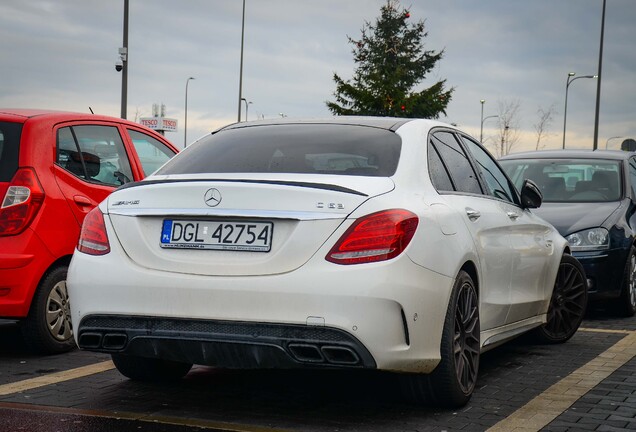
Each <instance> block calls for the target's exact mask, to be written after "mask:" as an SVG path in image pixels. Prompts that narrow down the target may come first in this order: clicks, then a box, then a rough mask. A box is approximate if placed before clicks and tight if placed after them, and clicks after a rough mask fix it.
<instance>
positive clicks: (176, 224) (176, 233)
mask: <svg viewBox="0 0 636 432" xmlns="http://www.w3.org/2000/svg"><path fill="white" fill-rule="evenodd" d="M273 231H274V224H273V223H272V222H243V221H200V220H199V221H192V220H173V219H165V220H164V221H163V227H162V230H161V247H162V248H170V249H213V250H234V251H251V252H269V251H270V250H271V248H272V233H273Z"/></svg>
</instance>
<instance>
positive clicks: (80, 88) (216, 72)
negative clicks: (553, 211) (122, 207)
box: [0, 0, 636, 152]
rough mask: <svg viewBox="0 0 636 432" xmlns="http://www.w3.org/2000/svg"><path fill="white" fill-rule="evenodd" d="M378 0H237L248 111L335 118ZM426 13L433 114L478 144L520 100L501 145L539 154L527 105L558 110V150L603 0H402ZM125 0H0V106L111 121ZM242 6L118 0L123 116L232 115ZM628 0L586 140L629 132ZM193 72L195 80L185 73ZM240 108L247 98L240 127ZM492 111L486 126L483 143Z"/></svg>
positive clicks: (580, 142)
mask: <svg viewBox="0 0 636 432" xmlns="http://www.w3.org/2000/svg"><path fill="white" fill-rule="evenodd" d="M384 3H385V0H245V4H246V9H245V39H244V48H243V87H242V94H243V97H245V98H246V100H247V101H248V102H251V103H250V104H249V105H248V113H247V115H248V120H255V119H256V118H266V119H267V118H269V119H272V118H276V117H280V116H287V117H289V118H294V117H298V118H300V117H302V118H320V117H329V116H331V113H330V112H329V110H328V109H327V107H326V105H325V102H326V101H328V100H333V99H334V98H333V92H334V89H335V84H334V82H333V74H334V73H337V74H338V75H340V76H341V77H343V78H345V79H348V78H350V77H351V76H352V74H353V71H354V69H355V63H354V61H353V55H352V52H351V49H352V47H351V45H350V44H349V43H348V39H347V36H351V37H353V38H354V39H355V38H358V37H359V36H360V31H361V29H362V27H363V25H364V23H365V22H371V23H373V22H374V21H375V20H376V18H377V17H378V16H379V14H380V7H381V6H382V5H383V4H384ZM401 4H402V6H404V7H406V8H408V9H409V10H410V13H411V18H410V19H411V20H413V22H416V21H419V20H424V21H425V26H426V31H427V32H428V35H427V36H426V38H425V39H424V43H425V48H426V49H427V50H435V51H438V50H444V57H443V58H442V60H441V61H440V62H438V65H437V66H436V68H435V69H434V70H433V71H432V72H431V73H430V74H429V75H427V76H426V78H425V80H424V81H422V82H421V83H420V84H419V86H418V87H416V90H417V89H423V88H426V87H428V86H430V85H432V84H434V83H435V82H437V81H438V80H440V79H445V80H446V85H447V87H453V88H454V93H453V97H452V100H451V101H450V103H449V105H448V107H447V112H446V116H442V117H441V118H440V120H441V121H444V122H447V123H453V124H456V125H458V126H459V127H460V128H461V129H462V130H464V131H466V132H468V133H469V134H471V135H473V136H474V137H476V138H479V135H480V124H481V118H482V117H481V109H482V104H481V102H480V101H481V100H484V101H485V102H484V103H483V112H484V113H483V117H484V118H487V117H489V116H494V115H497V114H498V113H499V111H498V109H499V108H498V107H499V105H500V104H505V103H509V102H517V103H518V104H519V115H518V129H519V139H518V141H517V143H516V144H515V146H514V147H513V148H512V152H515V151H522V150H533V149H535V147H536V140H537V136H536V132H535V125H536V124H537V122H538V120H539V116H538V114H537V110H539V109H543V110H547V109H550V107H553V110H554V112H555V113H554V116H553V120H552V122H551V123H550V124H549V125H548V127H547V130H546V132H547V136H546V137H545V138H543V139H542V140H541V143H540V145H541V146H542V147H544V148H546V149H550V148H560V147H561V146H562V144H563V122H564V104H565V95H566V82H567V77H568V72H575V73H576V75H575V77H578V76H585V75H596V74H597V73H598V62H599V48H600V36H601V22H602V19H601V16H602V4H603V2H602V0H532V1H527V0H402V2H401ZM123 5H124V1H123V0H2V1H1V2H0V41H2V42H0V58H1V59H2V66H1V67H0V71H1V72H0V74H1V75H0V107H4V108H45V109H55V110H65V111H79V112H88V111H89V107H90V109H92V110H93V111H94V112H95V113H96V114H97V113H98V114H105V115H111V116H115V117H118V116H119V115H120V109H121V83H122V74H121V73H120V72H117V71H116V70H115V63H116V61H117V60H118V59H119V55H118V49H119V47H121V46H122V45H123V10H124V7H123ZM242 5H243V2H242V1H241V0H130V15H129V33H128V52H129V58H128V68H129V69H128V104H127V112H128V118H129V119H131V120H135V119H138V118H140V117H144V116H151V115H152V105H153V104H164V105H165V112H166V117H169V118H175V119H177V120H178V131H177V132H167V133H166V138H168V139H169V140H170V141H172V142H173V143H174V144H176V145H177V146H178V147H183V145H184V131H183V124H184V114H185V95H186V83H188V85H187V86H188V93H187V98H188V110H187V114H188V130H187V141H188V144H189V143H192V142H193V141H194V140H195V139H197V138H199V137H201V136H203V135H205V134H207V133H209V132H211V131H213V130H215V129H217V128H219V127H221V126H224V125H227V124H230V123H233V122H236V121H237V119H238V103H239V102H238V100H239V75H240V54H241V23H242V19H241V14H242ZM635 45H636V0H607V9H606V16H605V33H604V45H603V63H602V80H601V98H600V116H599V138H598V147H599V148H604V147H605V146H606V145H607V146H608V147H609V148H619V147H620V144H621V142H622V141H623V140H624V139H626V138H636V79H634V78H636V75H635V74H636V49H635V48H634V46H635ZM189 77H194V78H195V79H194V80H190V81H189V82H188V78H189ZM596 92H597V80H596V79H586V78H581V79H577V80H575V81H573V82H571V84H570V86H569V90H568V107H567V135H566V138H567V140H566V147H567V148H589V149H591V148H592V145H593V137H594V121H595V109H596ZM244 119H245V103H243V120H244ZM496 136H497V118H496V117H491V118H487V119H486V120H485V121H484V143H485V144H486V146H487V147H488V148H489V149H490V150H491V151H493V146H495V145H496V140H497V139H496Z"/></svg>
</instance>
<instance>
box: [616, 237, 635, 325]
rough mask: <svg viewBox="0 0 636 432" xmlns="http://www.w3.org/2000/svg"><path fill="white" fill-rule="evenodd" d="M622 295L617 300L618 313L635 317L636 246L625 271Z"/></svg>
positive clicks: (632, 250) (628, 258)
mask: <svg viewBox="0 0 636 432" xmlns="http://www.w3.org/2000/svg"><path fill="white" fill-rule="evenodd" d="M622 283H623V284H622V287H621V294H620V297H618V299H617V300H616V303H615V309H616V312H617V314H619V315H620V316H623V317H633V316H634V314H636V248H634V246H632V247H631V249H630V251H629V255H628V256H627V262H626V263H625V272H624V273H623V282H622Z"/></svg>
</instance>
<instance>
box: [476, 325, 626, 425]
mask: <svg viewBox="0 0 636 432" xmlns="http://www.w3.org/2000/svg"><path fill="white" fill-rule="evenodd" d="M580 330H581V331H589V332H601V333H622V334H627V336H625V337H624V338H623V339H621V340H620V341H618V342H617V343H616V344H614V345H613V346H611V347H610V348H608V349H607V350H606V351H605V352H603V353H601V354H599V355H598V356H597V357H596V358H594V359H593V360H590V361H589V362H588V363H587V364H585V365H583V366H581V367H580V368H578V369H577V370H575V371H574V372H572V373H571V374H569V375H568V376H566V377H565V378H563V379H562V380H561V381H559V382H557V383H556V384H554V385H553V386H551V387H550V388H548V389H547V390H546V391H544V392H543V393H541V394H540V395H538V396H536V397H535V398H534V399H532V400H531V401H530V402H528V403H527V404H525V405H524V406H522V407H521V408H519V409H518V410H517V411H515V412H514V413H512V414H511V415H510V416H508V417H507V418H506V419H504V420H502V421H500V422H499V423H497V424H496V425H494V426H493V427H491V428H490V429H488V431H490V432H499V431H502V432H504V431H505V432H530V431H538V430H540V429H542V428H543V427H545V426H546V425H548V424H549V423H550V422H551V421H552V420H554V419H555V418H557V417H558V416H559V415H561V414H562V413H563V412H564V411H565V410H567V409H568V408H569V407H570V406H572V404H574V402H576V401H577V400H579V399H580V398H581V397H582V396H583V395H584V394H585V393H587V392H588V391H590V390H591V389H593V388H594V387H596V386H597V385H598V384H600V383H601V382H602V381H603V380H604V379H605V378H607V377H608V376H610V375H611V374H612V373H614V372H615V371H616V370H617V369H618V368H620V367H621V366H623V365H624V364H625V363H627V362H628V361H630V360H631V359H632V358H634V356H636V332H635V331H626V330H625V331H621V330H600V329H583V328H582V329H580Z"/></svg>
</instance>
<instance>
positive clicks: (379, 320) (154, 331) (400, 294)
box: [67, 242, 453, 373]
mask: <svg viewBox="0 0 636 432" xmlns="http://www.w3.org/2000/svg"><path fill="white" fill-rule="evenodd" d="M111 247H113V248H116V247H119V245H116V244H115V245H113V244H112V242H111ZM67 284H68V289H69V295H70V298H71V299H72V304H71V309H72V316H73V322H74V327H75V329H76V332H75V337H76V340H77V341H78V344H79V346H80V347H81V348H84V349H88V350H94V351H102V352H121V353H126V354H134V355H140V356H146V357H155V356H158V357H159V358H172V357H171V356H173V355H175V356H177V357H178V360H179V361H187V362H191V363H195V364H208V365H212V366H214V365H217V366H224V367H241V368H242V367H300V366H312V365H314V366H318V367H320V366H336V367H346V366H350V367H376V368H378V369H384V370H394V371H404V372H421V373H427V372H431V371H432V370H433V369H434V368H435V367H436V366H437V364H438V363H439V360H440V352H439V350H440V343H441V334H442V328H443V322H444V318H445V314H446V310H447V306H448V301H449V297H450V291H451V289H452V285H453V280H452V278H449V277H446V276H443V275H440V274H438V273H435V272H432V271H430V270H427V269H425V268H423V267H421V266H419V265H416V264H414V263H413V262H412V261H411V260H410V259H409V258H408V257H407V256H406V255H402V256H400V257H398V258H396V259H394V260H392V261H389V262H383V263H373V264H362V265H352V266H340V265H336V264H331V263H328V262H326V261H324V260H322V259H318V258H316V259H312V260H310V261H309V262H308V263H307V264H305V265H304V266H303V267H301V269H299V270H296V271H293V272H289V273H284V274H278V275H268V276H251V277H211V276H201V275H191V274H185V273H184V274H179V273H174V272H162V271H157V270H151V269H147V268H143V267H140V266H137V265H136V264H134V263H132V262H131V261H130V260H129V259H128V258H126V257H125V255H124V254H123V253H110V254H107V255H104V256H101V257H95V256H90V255H86V254H82V253H79V252H76V253H75V255H74V257H73V260H72V262H71V266H70V269H69V273H68V280H67ZM166 326H167V327H166ZM170 326H172V327H170ZM239 328H242V329H248V330H241V331H237V330H236V329H239ZM272 328H276V329H279V330H281V329H283V330H285V331H283V332H282V333H281V334H280V335H279V336H276V337H268V338H265V337H263V336H262V335H263V334H268V332H270V331H271V329H272ZM219 329H224V330H223V331H220V330H219ZM227 329H231V330H227ZM281 331H282V330H281ZM316 334H321V335H323V336H324V335H332V336H333V335H336V334H337V335H340V336H338V337H339V338H341V340H340V341H334V340H332V339H325V340H323V339H321V338H316V337H315V335H316ZM110 335H114V336H110ZM290 335H291V336H290ZM321 337H322V336H321ZM208 351H213V352H212V353H208ZM174 353H179V354H174ZM330 356H331V358H332V359H331V360H329V358H330ZM264 357H266V359H264ZM334 358H336V360H335V361H334V360H333V359H334Z"/></svg>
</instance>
